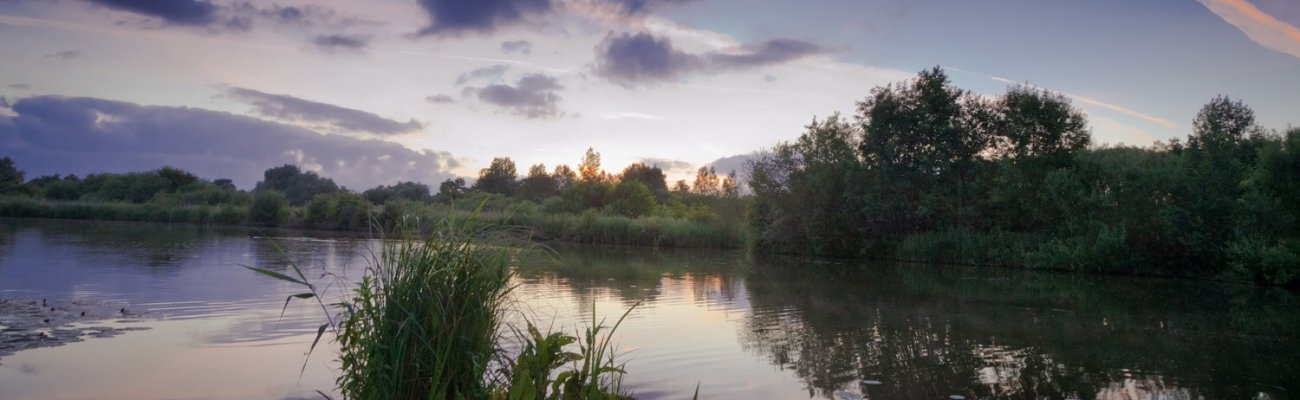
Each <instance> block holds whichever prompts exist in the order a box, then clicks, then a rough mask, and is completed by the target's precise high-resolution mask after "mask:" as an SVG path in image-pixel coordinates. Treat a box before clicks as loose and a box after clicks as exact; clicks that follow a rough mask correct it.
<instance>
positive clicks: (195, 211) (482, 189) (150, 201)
mask: <svg viewBox="0 0 1300 400" xmlns="http://www.w3.org/2000/svg"><path fill="white" fill-rule="evenodd" d="M516 168H517V167H516V166H515V163H514V161H513V160H511V159H510V158H509V157H499V158H496V159H494V160H492V163H491V164H490V165H489V166H488V167H487V168H484V169H482V170H481V171H480V173H479V176H478V179H477V180H476V181H475V182H474V183H473V184H472V185H467V183H466V181H465V179H464V178H453V179H447V180H446V181H443V182H442V183H441V184H439V185H438V190H437V192H433V191H432V190H431V189H430V187H429V186H428V185H426V184H424V183H420V182H397V183H395V184H391V185H379V186H376V187H373V188H370V189H366V190H364V191H353V190H350V189H348V188H346V187H342V186H340V185H338V184H336V183H335V182H334V181H333V180H332V179H330V178H328V177H323V176H320V175H318V174H317V173H315V172H313V171H305V170H303V169H301V168H299V167H298V166H295V165H291V164H286V165H282V166H278V167H273V168H270V169H267V170H266V171H265V172H264V173H263V177H262V180H261V181H258V182H257V183H256V185H255V186H254V188H253V189H252V190H251V191H243V190H238V189H237V188H236V187H235V186H234V184H233V182H232V181H231V180H229V179H214V180H210V181H209V180H205V179H200V178H199V177H197V176H195V175H194V174H192V173H189V172H187V171H183V170H180V169H177V168H173V167H163V168H160V169H157V170H153V171H146V172H130V173H97V174H90V175H87V176H85V177H78V176H76V175H66V176H63V175H46V176H41V177H37V178H34V179H30V180H27V179H25V173H24V172H23V171H22V170H20V169H18V168H17V166H16V165H15V163H14V162H13V160H11V159H9V158H8V157H4V158H0V195H4V196H5V197H8V198H9V199H11V200H12V199H26V200H42V201H45V202H46V203H42V204H34V203H31V202H30V201H28V202H14V201H8V202H4V204H0V215H5V216H34V217H54V218H83V219H84V218H89V219H130V220H147V221H161V222H200V223H223V224H251V225H257V226H290V227H307V228H322V229H340V230H367V229H370V228H372V227H374V226H375V225H376V224H378V225H383V226H390V225H392V224H395V223H396V222H397V221H399V220H401V219H402V218H404V217H409V216H424V215H428V216H433V215H436V214H438V213H440V212H443V213H445V212H446V211H449V210H455V209H456V208H457V206H456V205H457V204H459V207H460V208H461V209H472V208H474V207H475V206H476V205H479V204H482V205H483V209H484V211H487V212H494V213H498V214H500V215H501V217H500V219H501V220H502V221H504V222H512V223H524V224H526V225H534V228H545V229H542V230H543V231H547V230H549V231H552V232H550V235H548V236H553V237H559V238H571V239H581V240H582V241H591V242H602V243H603V242H613V243H625V244H671V245H675V246H691V245H696V244H692V243H688V241H689V240H695V239H698V240H696V241H698V242H700V244H698V245H704V246H732V247H735V246H739V245H740V230H741V228H742V225H743V224H742V221H743V213H744V205H743V202H742V201H743V200H741V199H740V192H739V184H738V182H737V179H736V175H735V173H734V172H732V173H730V174H728V175H723V176H719V175H718V174H717V172H716V171H715V170H714V169H713V168H708V167H701V168H700V169H699V170H698V171H697V176H696V177H695V179H694V182H693V183H687V182H686V180H679V181H677V182H676V183H675V184H674V185H673V186H672V188H671V189H670V188H669V186H668V182H667V176H666V174H665V173H664V171H663V170H662V169H660V168H659V167H658V166H655V165H650V164H646V163H633V164H631V165H628V166H627V167H625V168H624V169H623V170H622V172H621V173H617V174H610V173H609V172H606V171H605V170H603V169H602V166H601V161H600V153H598V152H596V151H595V150H594V149H590V148H589V149H587V151H586V153H585V154H584V156H583V158H582V160H581V162H580V163H579V164H578V165H577V168H576V169H574V168H570V167H569V166H568V165H558V166H556V167H555V168H554V170H552V171H551V172H548V171H547V169H546V167H545V166H544V165H542V164H537V165H533V166H532V167H530V168H529V170H528V174H527V175H525V176H522V177H520V176H519V175H518V173H517V169H516ZM108 205H114V207H108ZM126 205H131V206H135V207H125V208H124V207H122V206H126ZM565 215H570V216H583V218H579V219H576V220H575V219H574V218H559V217H558V216H565ZM544 216H545V217H550V218H545V217H544ZM614 218H623V219H614ZM643 219H644V221H642V220H643ZM647 231H648V232H649V233H647ZM659 231H668V232H669V233H662V232H659ZM655 232H659V233H655ZM541 233H543V234H545V233H547V232H541ZM688 238H695V239H688Z"/></svg>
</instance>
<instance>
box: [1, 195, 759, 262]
mask: <svg viewBox="0 0 1300 400" xmlns="http://www.w3.org/2000/svg"><path fill="white" fill-rule="evenodd" d="M365 211H366V212H365V213H361V214H356V215H339V214H340V213H339V212H337V211H335V212H334V213H331V217H329V218H326V217H319V216H316V215H314V213H313V212H312V210H310V209H309V207H287V208H286V210H285V214H286V217H285V219H284V221H283V223H280V224H276V225H275V226H267V224H264V223H258V222H257V221H255V220H253V219H252V218H251V217H250V207H249V206H243V205H237V204H226V205H216V206H208V205H188V206H185V205H177V206H168V205H160V204H154V203H139V204H137V203H126V202H90V201H57V200H41V199H34V198H30V197H15V196H0V217H10V218H47V219H69V220H100V221H134V222H156V223H184V224H198V225H224V226H242V227H256V228H289V229H310V230H326V231H339V232H373V231H374V230H375V229H377V228H378V229H383V228H385V227H391V226H393V225H394V224H395V223H396V221H398V220H400V219H402V218H407V219H409V220H412V221H424V222H425V223H430V222H431V221H437V220H439V219H440V218H444V217H445V216H447V215H458V216H464V215H468V213H469V211H468V210H458V209H457V208H456V206H454V205H446V204H436V203H419V202H392V203H389V204H385V205H382V206H371V207H366V208H365ZM477 218H478V219H479V220H480V221H482V222H484V223H486V224H491V225H495V226H503V227H509V228H511V229H513V230H514V231H515V233H516V234H518V235H520V236H521V237H524V238H529V239H532V240H541V241H561V242H572V243H584V244H599V245H631V246H650V247H683V248H687V247H689V248H733V249H734V248H740V247H742V245H743V243H744V240H745V239H744V232H743V230H742V229H741V227H740V224H739V222H732V221H721V220H718V219H716V218H714V219H709V220H699V219H692V218H676V217H670V216H641V217H625V216H620V215H609V214H605V213H602V212H598V211H596V210H587V211H584V212H581V213H547V212H544V211H541V210H539V209H538V207H537V206H536V205H533V204H531V203H526V202H511V203H508V204H507V203H501V202H498V203H497V204H492V205H491V207H490V208H488V209H487V210H484V211H482V212H480V213H479V214H478V216H477Z"/></svg>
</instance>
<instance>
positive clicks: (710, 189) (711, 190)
mask: <svg viewBox="0 0 1300 400" xmlns="http://www.w3.org/2000/svg"><path fill="white" fill-rule="evenodd" d="M718 184H719V181H718V173H717V172H715V171H714V170H713V167H700V169H699V170H698V171H696V173H695V184H694V185H692V186H691V189H692V191H694V192H695V194H700V195H705V196H719V195H721V194H722V188H721V187H719V186H718Z"/></svg>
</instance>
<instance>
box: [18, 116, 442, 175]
mask: <svg viewBox="0 0 1300 400" xmlns="http://www.w3.org/2000/svg"><path fill="white" fill-rule="evenodd" d="M13 110H14V111H15V113H16V114H15V115H14V116H9V117H6V116H0V147H3V148H5V149H6V150H5V152H6V153H8V155H10V156H12V157H13V158H14V160H15V161H16V162H17V163H18V165H19V166H20V168H23V169H24V170H27V171H28V173H29V174H30V175H31V176H38V175H45V174H52V173H64V174H67V173H75V174H87V173H92V172H106V171H108V172H125V171H141V170H150V169H155V168H159V167H162V166H164V165H171V166H175V167H177V168H182V169H186V170H189V171H191V172H194V173H195V174H197V175H199V176H202V177H205V178H208V179H214V178H230V179H233V180H234V181H235V183H236V184H237V185H239V186H240V187H243V188H251V187H252V185H253V183H255V182H256V181H258V180H260V179H261V176H262V172H263V171H264V170H265V169H267V168H270V167H275V166H279V165H282V164H285V163H294V164H297V165H299V166H301V167H303V168H305V169H308V170H312V171H316V172H318V173H320V174H322V175H323V176H327V177H331V178H333V179H335V181H337V182H339V183H340V184H342V185H345V186H349V187H353V188H365V187H372V186H375V185H377V184H380V183H392V182H396V181H398V180H405V181H419V182H426V183H430V184H434V183H437V182H440V181H442V180H444V179H447V178H449V177H451V175H452V174H451V173H450V172H449V171H451V170H452V169H454V168H457V167H458V166H459V165H460V164H459V161H458V160H457V159H455V158H454V157H452V156H451V155H450V154H448V153H446V152H434V151H429V150H423V151H416V150H411V149H409V148H406V147H403V146H401V145H399V144H396V143H392V142H387V141H382V140H374V139H370V140H363V139H357V138H352V137H347V136H339V135H322V134H320V133H317V132H313V131H311V130H308V129H305V128H301V127H297V126H292V125H285V124H280V123H276V122H271V121H265V120H261V119H257V118H253V117H247V116H241V115H235V114H230V113H225V112H217V111H210V110H204V109H199V108H188V107H164V106H143V105H139V104H134V103H128V102H121V101H113V100H104V99H98V98H87V97H61V96H40V97H28V98H24V99H20V100H17V101H16V102H15V103H14V105H13Z"/></svg>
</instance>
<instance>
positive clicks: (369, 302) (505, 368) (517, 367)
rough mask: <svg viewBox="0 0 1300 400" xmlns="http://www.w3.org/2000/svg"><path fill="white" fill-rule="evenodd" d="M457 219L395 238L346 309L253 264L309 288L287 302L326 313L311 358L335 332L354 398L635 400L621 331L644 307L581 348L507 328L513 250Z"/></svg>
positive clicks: (571, 339)
mask: <svg viewBox="0 0 1300 400" xmlns="http://www.w3.org/2000/svg"><path fill="white" fill-rule="evenodd" d="M454 215H455V214H452V216H450V217H447V218H445V219H442V220H440V221H438V222H437V223H436V224H435V226H434V227H433V228H432V229H430V230H429V231H428V232H427V233H425V234H424V235H422V236H420V238H418V239H417V236H416V234H415V233H414V230H413V229H403V230H399V232H402V233H400V235H399V236H400V238H399V239H396V240H385V241H384V242H383V243H384V244H383V246H382V250H381V252H380V254H379V255H378V256H377V257H373V258H372V260H371V263H370V264H371V265H370V266H369V267H367V269H366V272H365V275H364V276H363V277H362V278H361V280H360V282H358V283H356V284H355V287H354V288H353V289H352V291H351V293H350V294H349V296H348V298H347V299H346V300H343V301H341V302H338V303H334V304H326V303H325V301H324V300H322V291H323V290H324V289H321V288H318V287H317V286H316V285H314V284H312V283H311V282H310V281H309V280H308V279H307V277H306V275H304V274H303V272H302V270H301V269H300V268H299V267H298V266H297V265H295V264H293V263H292V262H291V263H289V267H290V271H289V272H290V273H291V274H292V275H289V274H285V273H280V272H276V271H272V270H267V269H262V268H255V267H247V266H246V268H249V269H251V270H253V271H256V272H258V273H261V274H264V275H267V276H271V277H273V278H276V279H280V280H284V281H288V282H293V283H295V284H298V285H302V286H304V287H305V288H307V290H308V291H306V292H303V293H299V294H294V295H290V296H289V297H288V298H287V299H286V300H285V301H286V305H287V304H288V302H289V301H291V300H293V299H295V298H297V299H308V300H315V301H316V302H317V303H319V304H320V305H321V307H322V309H323V310H325V312H326V314H327V316H326V320H327V321H326V322H325V323H324V324H322V325H320V327H319V328H318V330H317V335H316V338H315V340H314V341H313V342H312V345H311V349H310V350H309V351H308V356H309V357H310V354H311V352H312V351H314V350H315V348H316V346H317V344H319V342H320V340H321V338H322V337H323V336H324V335H325V334H326V333H327V332H331V333H333V334H334V337H335V340H336V341H337V342H338V346H339V354H338V361H339V368H340V371H339V377H338V380H337V385H338V387H337V389H338V392H339V393H340V394H341V395H342V396H343V397H344V398H349V399H485V398H496V399H613V398H628V396H626V395H625V394H623V393H620V389H621V388H620V382H621V378H622V375H623V374H624V373H625V372H624V370H623V365H622V364H619V363H617V362H616V361H615V355H616V353H617V351H616V350H615V346H614V344H613V342H612V335H613V333H614V331H615V330H616V329H617V327H618V325H619V324H620V323H621V322H622V321H623V319H624V318H626V317H627V316H628V314H630V313H631V311H632V309H634V308H635V306H633V308H629V309H628V310H627V312H625V313H623V315H622V316H621V317H620V318H619V320H618V322H617V323H615V324H614V325H612V326H605V325H604V321H603V320H601V321H599V323H598V322H597V320H596V318H595V316H594V315H593V317H592V324H591V325H590V326H589V327H588V328H586V329H585V331H584V332H582V333H581V335H580V336H582V338H581V342H579V337H578V335H568V334H564V333H553V332H547V333H543V332H541V331H539V330H538V329H537V328H536V327H535V326H533V325H532V324H531V323H529V324H527V325H528V326H527V327H526V328H523V329H519V328H517V327H512V328H510V329H502V328H503V326H504V323H503V316H505V315H506V314H507V313H508V312H510V311H511V310H510V309H509V308H510V307H509V305H510V304H511V300H510V299H511V296H510V294H511V290H512V289H513V286H512V284H511V276H512V272H511V270H510V268H509V262H510V259H511V255H512V253H513V251H514V250H512V249H513V247H511V246H503V245H501V244H503V242H502V240H503V238H504V235H501V234H500V233H501V232H502V231H501V230H500V229H495V228H493V227H491V226H487V225H484V224H481V223H479V222H478V219H477V218H476V215H477V212H475V213H471V214H470V215H469V216H468V217H467V218H457V217H455V216H454ZM404 225H407V226H415V225H414V224H404ZM331 308H333V309H334V310H335V312H334V313H331V312H330V309H331ZM503 332H513V333H514V334H515V336H517V338H518V341H519V343H520V344H521V349H522V350H521V351H520V352H519V354H517V355H514V356H513V357H512V356H511V355H509V354H507V351H505V349H504V348H503V346H502V345H503V344H504V343H505V340H506V339H507V338H505V337H503V336H504V335H503ZM575 347H576V348H575ZM566 365H567V366H568V367H567V368H568V369H567V370H565V368H566ZM322 395H324V394H323V393H322Z"/></svg>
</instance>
